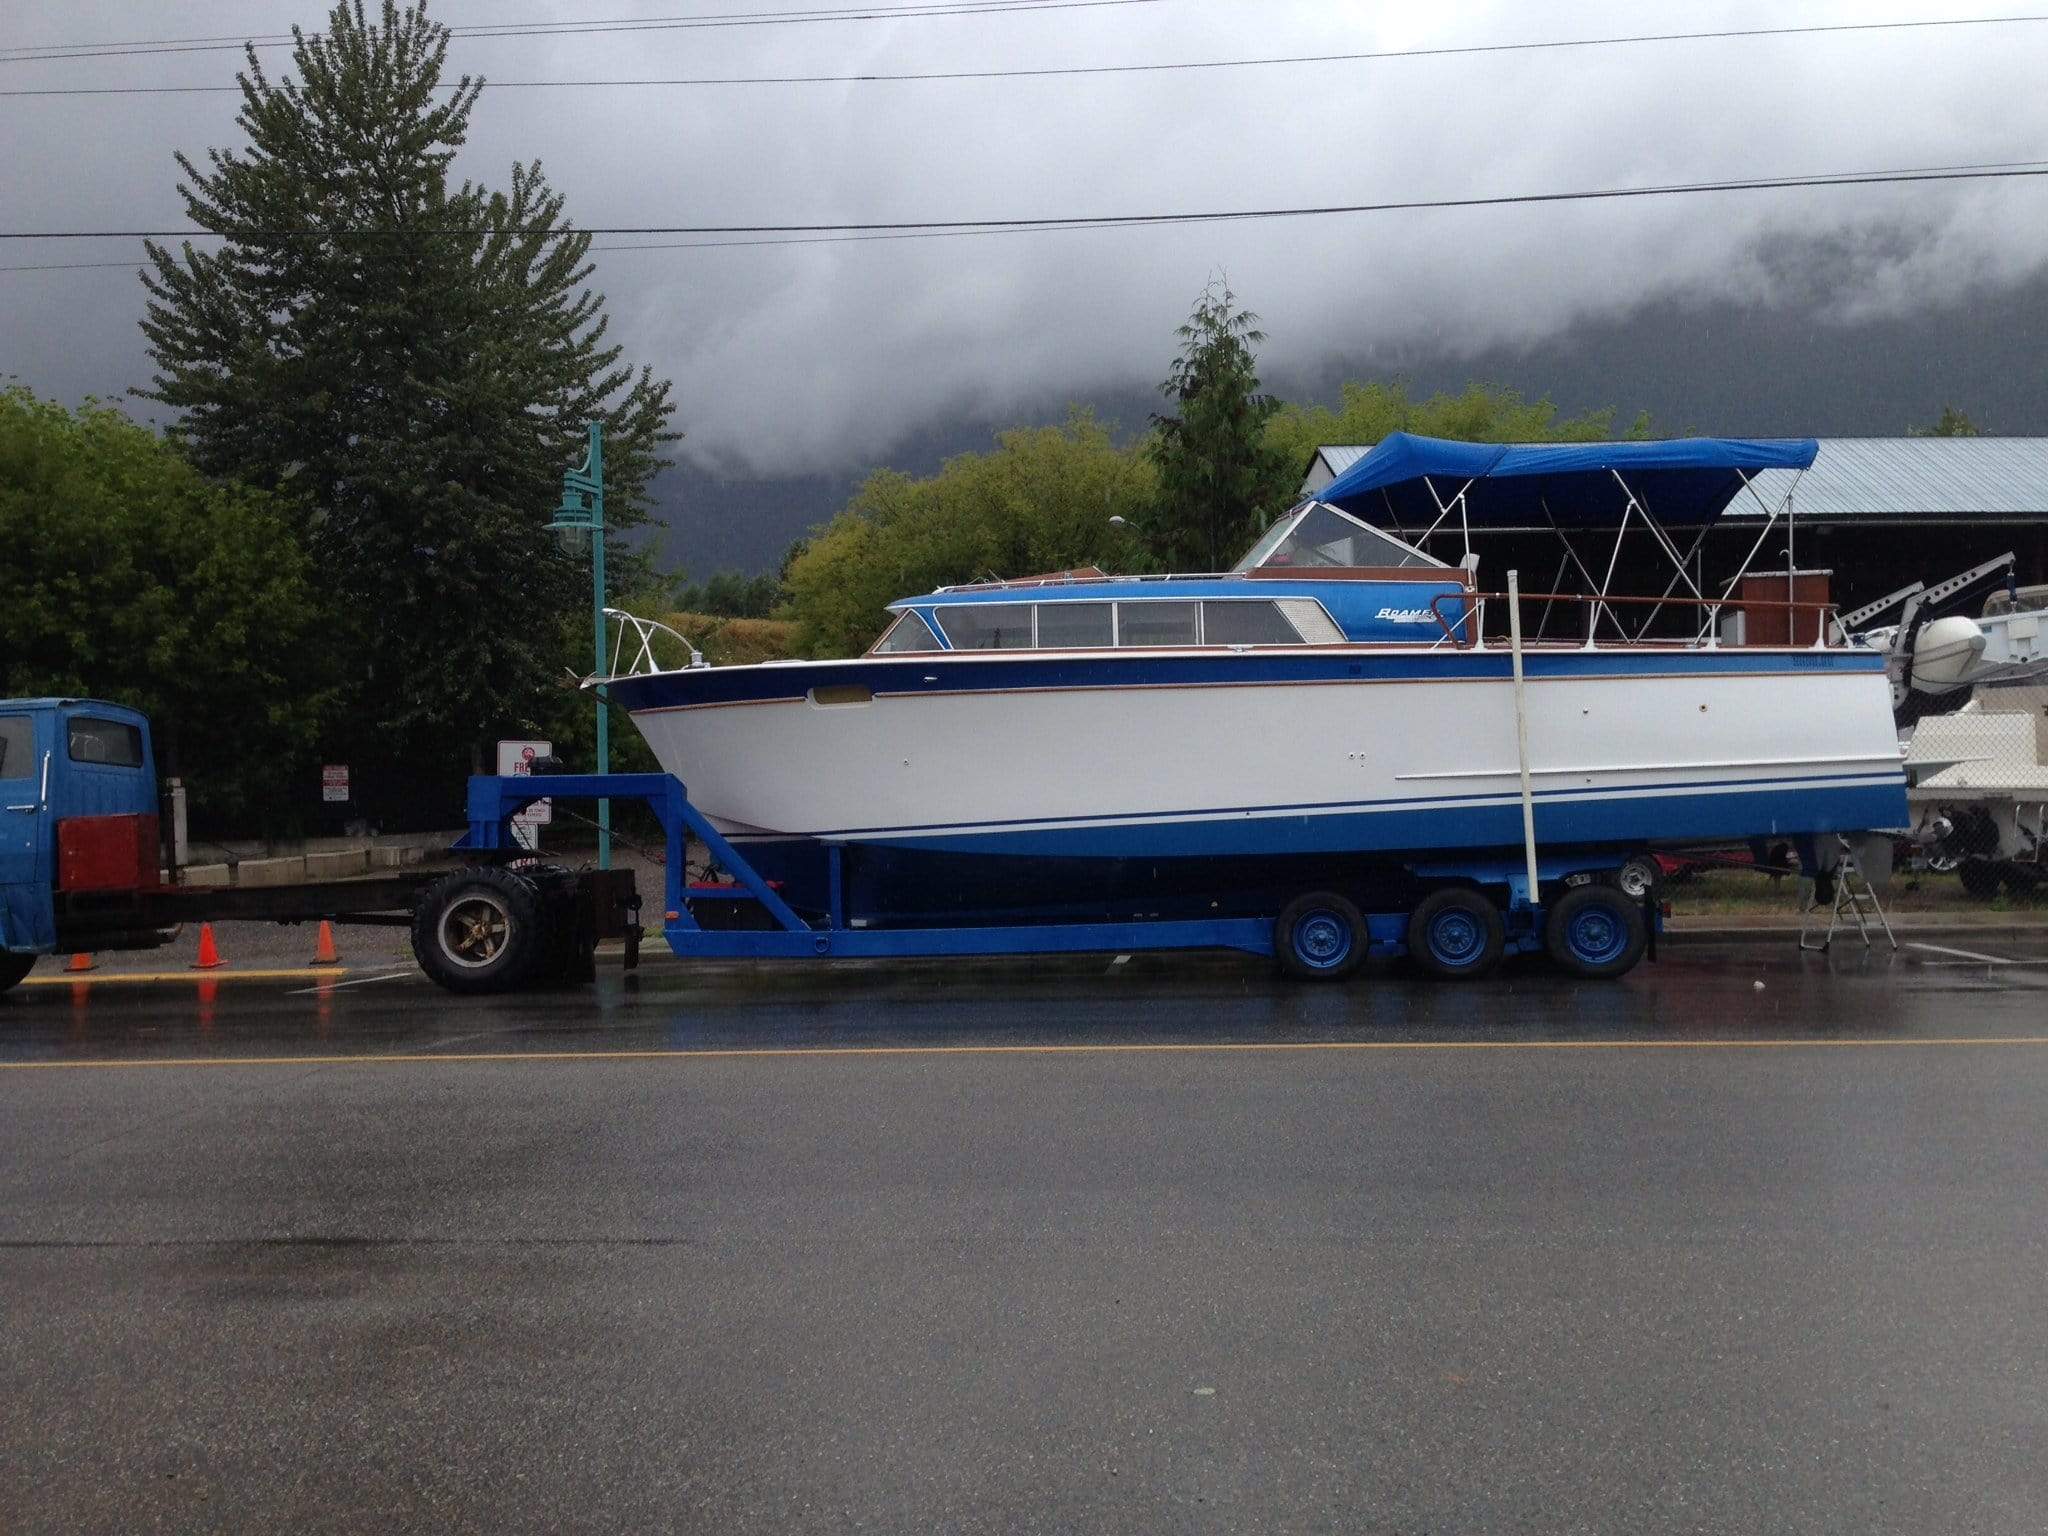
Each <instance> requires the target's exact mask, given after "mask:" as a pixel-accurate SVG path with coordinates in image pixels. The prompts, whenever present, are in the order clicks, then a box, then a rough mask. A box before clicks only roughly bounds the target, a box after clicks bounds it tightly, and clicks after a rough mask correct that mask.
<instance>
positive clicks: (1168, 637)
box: [1116, 602, 1202, 645]
mask: <svg viewBox="0 0 2048 1536" xmlns="http://www.w3.org/2000/svg"><path fill="white" fill-rule="evenodd" d="M1116 643H1117V644H1118V645H1200V644H1201V643H1202V605H1201V604H1200V603H1177V602H1150V603H1118V604H1117V605H1116Z"/></svg>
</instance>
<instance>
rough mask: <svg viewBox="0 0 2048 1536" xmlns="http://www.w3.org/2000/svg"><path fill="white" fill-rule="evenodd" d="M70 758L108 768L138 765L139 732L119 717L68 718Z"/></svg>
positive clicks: (140, 755) (74, 760)
mask: <svg viewBox="0 0 2048 1536" xmlns="http://www.w3.org/2000/svg"><path fill="white" fill-rule="evenodd" d="M71 761H73V762H74V763H99V764H102V765H104V766H106V767H108V768H140V767H141V766H142V732H141V730H140V729H139V728H138V727H136V726H132V725H129V724H128V723H126V722H125V721H121V720H94V719H92V718H90V717H89V716H86V715H74V716H72V718H71Z"/></svg>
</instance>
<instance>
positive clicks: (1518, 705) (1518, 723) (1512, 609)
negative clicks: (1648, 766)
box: [1508, 571, 1536, 905]
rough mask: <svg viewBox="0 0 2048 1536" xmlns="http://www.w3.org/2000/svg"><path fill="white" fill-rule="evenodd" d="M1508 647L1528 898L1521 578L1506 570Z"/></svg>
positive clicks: (1529, 811) (1530, 827) (1532, 837)
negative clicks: (1512, 674) (1511, 663)
mask: <svg viewBox="0 0 2048 1536" xmlns="http://www.w3.org/2000/svg"><path fill="white" fill-rule="evenodd" d="M1508 649H1509V651H1510V652H1511V653H1512V654H1513V656H1514V664H1515V760H1516V762H1517V763H1518V764H1519V765H1520V767H1521V770H1522V857H1523V858H1524V859H1525V860H1527V862H1528V871H1529V901H1530V903H1531V904H1532V905H1533V904H1534V903H1535V901H1536V796H1535V792H1534V791H1533V790H1532V789H1531V788H1530V786H1529V705H1528V701H1527V699H1526V697H1525V696H1524V692H1523V687H1522V582H1521V573H1520V572H1519V571H1509V572H1508Z"/></svg>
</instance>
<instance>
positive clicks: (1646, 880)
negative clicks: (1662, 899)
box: [1614, 853, 1664, 901]
mask: <svg viewBox="0 0 2048 1536" xmlns="http://www.w3.org/2000/svg"><path fill="white" fill-rule="evenodd" d="M1663 880H1664V866H1663V865H1661V864H1659V863H1658V862H1657V861H1656V860H1655V859H1653V858H1651V857H1650V855H1648V854H1647V853H1638V854H1632V855H1630V857H1629V859H1628V861H1627V862H1626V863H1624V864H1623V865H1622V866H1621V868H1619V869H1617V870H1616V871H1615V872H1614V883H1615V884H1616V885H1617V886H1619V887H1620V888H1621V893H1622V894H1623V895H1624V896H1627V897H1628V898H1629V899H1630V900H1631V901H1641V900H1643V899H1644V898H1645V897H1647V896H1649V895H1650V893H1651V892H1653V891H1655V890H1656V889H1657V887H1658V886H1659V885H1661V884H1662V883H1663Z"/></svg>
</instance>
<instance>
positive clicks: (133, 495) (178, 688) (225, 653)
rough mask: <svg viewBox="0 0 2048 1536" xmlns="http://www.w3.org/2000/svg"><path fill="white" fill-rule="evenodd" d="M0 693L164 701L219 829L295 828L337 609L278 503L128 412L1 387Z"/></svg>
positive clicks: (167, 761) (158, 718) (156, 710)
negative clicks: (327, 626)
mask: <svg viewBox="0 0 2048 1536" xmlns="http://www.w3.org/2000/svg"><path fill="white" fill-rule="evenodd" d="M0 549H5V550H6V551H7V556H6V558H5V559H4V560H0V697H10V696H11V697H24V696H34V695H40V694H69V695H82V696H86V697H94V698H104V699H112V700H114V701H115V702H117V703H122V704H129V705H132V706H134V707H136V708H138V709H141V710H142V711H144V712H145V713H146V714H148V715H149V717H150V720H151V723H152V725H153V726H154V729H155V734H156V740H157V753H158V759H159V761H158V767H159V769H160V770H161V771H163V772H165V773H170V772H177V773H181V774H182V775H183V776H184V778H185V780H186V782H187V783H188V785H189V786H190V789H191V794H192V797H193V798H192V807H193V812H194V815H195V818H196V820H197V821H198V823H199V825H200V826H201V827H202V828H211V829H213V830H216V831H222V830H232V831H235V832H242V833H247V832H256V831H267V830H283V829H286V828H287V827H289V826H290V825H291V823H292V822H293V821H294V819H295V817H296V815H297V814H298V812H299V811H300V810H301V809H302V808H303V807H304V806H305V805H306V804H307V803H308V802H310V800H311V798H312V797H311V794H310V790H311V787H312V781H311V780H310V779H304V780H303V782H302V783H299V784H295V783H294V774H295V772H303V771H304V769H305V764H306V762H307V760H308V759H307V751H308V748H309V747H310V746H311V744H312V741H313V735H314V731H315V729H316V726H317V722H318V718H319V715H320V712H321V708H322V706H323V704H324V703H325V702H326V695H325V688H326V686H327V680H328V679H327V668H326V665H325V661H324V655H325V653H324V647H323V645H322V642H321V633H322V629H323V626H324V620H325V614H324V612H323V610H322V607H321V604H320V601H319V598H318V595H317V593H316V591H315V589H314V584H313V581H312V572H311V567H310V564H309V562H308V561H307V559H306V556H305V554H304V552H303V551H302V550H301V549H300V548H299V545H298V542H297V540H296V538H295V537H294V536H293V533H292V529H291V526H290V523H289V522H288V521H287V519H286V518H285V517H283V516H282V515H281V514H280V512H279V509H278V508H277V506H276V505H275V502H274V500H273V499H272V498H271V497H269V496H267V495H265V494H263V493H262V492H259V491H252V490H249V489H247V488H246V487H242V486H238V485H234V484H229V483H223V482H220V481H212V480H208V479H207V478H206V477H204V476H202V475H201V474H200V473H199V472H198V471H197V470H195V469H194V468H193V467H192V466H191V465H190V464H188V463H187V462H186V461H185V459H184V457H183V456H182V455H180V454H179V453H178V452H177V451H176V450H174V449H173V448H171V447H169V446H168V445H166V444H165V443H164V442H163V441H162V440H161V439H159V438H158V437H157V436H156V435H155V434H154V433H152V432H151V431H149V430H148V429H147V428H145V427H142V426H138V425H137V424H136V423H134V422H132V421H130V420H129V419H128V418H127V417H125V416H123V415H122V414H121V413H120V412H119V411H116V410H113V409H111V408H109V407H107V406H104V405H97V404H87V405H86V406H85V407H84V408H83V409H81V410H78V411H75V412H74V411H67V410H65V409H63V408H62V407H61V406H58V405H55V404H53V403H50V402H48V401H44V400H38V399H36V398H35V397H34V396H33V395H31V394H30V393H29V392H28V391H26V390H22V389H10V390H4V391H0Z"/></svg>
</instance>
